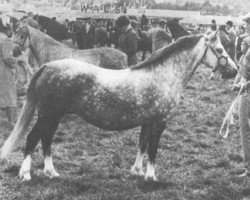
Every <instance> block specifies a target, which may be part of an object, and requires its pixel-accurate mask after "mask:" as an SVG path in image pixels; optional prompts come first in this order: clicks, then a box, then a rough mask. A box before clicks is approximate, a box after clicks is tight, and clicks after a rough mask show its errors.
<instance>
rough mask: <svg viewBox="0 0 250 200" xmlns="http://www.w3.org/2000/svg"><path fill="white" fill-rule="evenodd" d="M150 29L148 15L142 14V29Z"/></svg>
mask: <svg viewBox="0 0 250 200" xmlns="http://www.w3.org/2000/svg"><path fill="white" fill-rule="evenodd" d="M148 29H149V21H148V18H147V17H146V15H144V14H143V15H142V16H141V30H142V31H147V30H148Z"/></svg>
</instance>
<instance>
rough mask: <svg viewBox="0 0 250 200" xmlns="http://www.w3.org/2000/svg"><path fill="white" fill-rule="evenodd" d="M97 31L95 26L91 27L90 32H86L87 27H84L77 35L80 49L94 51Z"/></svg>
mask: <svg viewBox="0 0 250 200" xmlns="http://www.w3.org/2000/svg"><path fill="white" fill-rule="evenodd" d="M95 35H96V30H95V27H94V26H93V25H90V27H89V31H88V32H87V30H86V25H84V26H82V28H81V30H80V31H79V32H78V33H77V36H76V38H77V43H78V49H92V48H94V44H95V38H96V36H95Z"/></svg>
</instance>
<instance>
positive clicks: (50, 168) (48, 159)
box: [41, 116, 61, 178]
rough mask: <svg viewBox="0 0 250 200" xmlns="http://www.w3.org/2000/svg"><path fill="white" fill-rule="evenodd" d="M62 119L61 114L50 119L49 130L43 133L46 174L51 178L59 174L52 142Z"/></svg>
mask: <svg viewBox="0 0 250 200" xmlns="http://www.w3.org/2000/svg"><path fill="white" fill-rule="evenodd" d="M60 119H61V118H60V117H59V116H56V117H55V118H54V119H52V120H50V121H49V122H48V130H47V131H46V132H44V133H43V134H42V135H41V140H42V147H43V154H44V174H45V176H48V177H49V178H53V177H58V176H59V174H58V173H57V172H56V170H55V168H54V165H53V161H52V156H51V144H52V140H53V137H54V134H55V131H56V129H57V127H58V124H59V122H60Z"/></svg>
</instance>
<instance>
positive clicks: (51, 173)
mask: <svg viewBox="0 0 250 200" xmlns="http://www.w3.org/2000/svg"><path fill="white" fill-rule="evenodd" d="M44 175H45V176H47V177H49V178H50V179H52V178H55V177H59V176H60V175H59V174H58V173H57V172H56V170H44Z"/></svg>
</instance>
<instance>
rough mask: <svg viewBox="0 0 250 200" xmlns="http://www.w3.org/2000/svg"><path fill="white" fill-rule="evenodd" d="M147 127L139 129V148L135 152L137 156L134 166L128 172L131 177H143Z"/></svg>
mask: <svg viewBox="0 0 250 200" xmlns="http://www.w3.org/2000/svg"><path fill="white" fill-rule="evenodd" d="M148 130H149V127H148V125H143V126H142V128H141V133H140V138H139V147H138V151H137V156H136V160H135V163H134V165H133V166H132V168H131V170H130V172H131V174H133V175H137V176H144V175H145V173H144V172H143V170H142V163H143V158H144V154H145V151H146V149H147V145H148V134H149V131H148Z"/></svg>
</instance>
